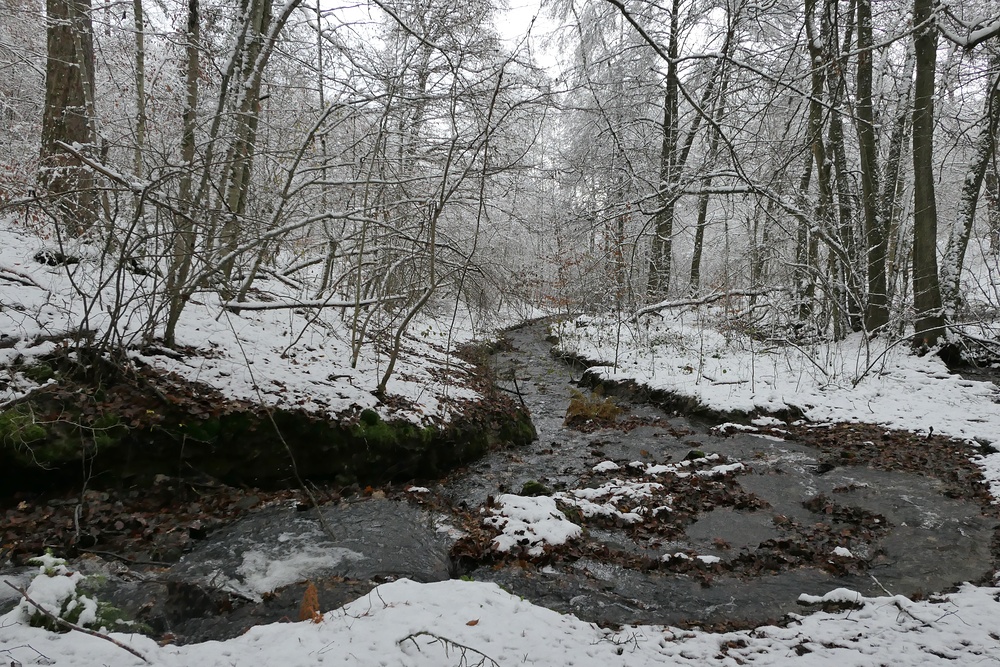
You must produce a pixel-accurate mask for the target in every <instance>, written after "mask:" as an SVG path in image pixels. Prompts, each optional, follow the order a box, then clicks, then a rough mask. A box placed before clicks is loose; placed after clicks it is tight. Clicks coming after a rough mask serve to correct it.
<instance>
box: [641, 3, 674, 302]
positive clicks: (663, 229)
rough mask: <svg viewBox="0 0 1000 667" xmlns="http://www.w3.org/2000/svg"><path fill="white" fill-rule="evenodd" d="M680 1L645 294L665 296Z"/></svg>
mask: <svg viewBox="0 0 1000 667" xmlns="http://www.w3.org/2000/svg"><path fill="white" fill-rule="evenodd" d="M679 28H680V0H673V4H672V6H671V10H670V39H669V42H668V45H667V55H668V56H669V58H670V59H669V60H668V61H667V80H666V90H665V92H664V94H663V141H662V143H661V145H660V182H659V192H658V197H657V201H658V203H659V208H658V209H657V211H656V215H655V216H654V217H653V245H652V249H651V251H652V254H651V256H650V259H649V277H648V286H647V290H646V291H647V293H648V295H649V296H650V297H652V298H654V299H655V298H659V297H663V296H665V295H666V293H667V291H668V290H669V289H670V269H671V266H670V264H671V258H672V254H673V235H674V208H675V201H676V196H675V193H674V192H673V188H672V185H673V183H674V180H675V179H676V177H677V174H676V173H675V172H676V171H677V170H678V169H679V165H678V162H679V161H678V155H677V145H678V142H677V128H678V118H677V113H678V95H679V92H678V88H679V87H680V82H679V80H678V78H677V60H676V59H677V54H678V50H679V46H678V45H679V36H678V34H677V31H678V30H679Z"/></svg>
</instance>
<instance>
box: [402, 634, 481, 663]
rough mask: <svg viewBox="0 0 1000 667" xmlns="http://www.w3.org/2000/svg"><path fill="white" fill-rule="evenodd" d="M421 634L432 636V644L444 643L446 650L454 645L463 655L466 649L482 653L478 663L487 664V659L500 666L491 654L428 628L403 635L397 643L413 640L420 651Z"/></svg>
mask: <svg viewBox="0 0 1000 667" xmlns="http://www.w3.org/2000/svg"><path fill="white" fill-rule="evenodd" d="M420 636H425V637H430V638H431V640H432V641H431V643H432V644H433V643H434V642H440V643H441V644H443V645H444V646H445V650H446V651H447V649H448V647H454V648H457V649H460V650H461V651H462V654H463V656H464V654H465V652H466V651H472V652H473V653H475V654H477V655H481V656H483V659H482V660H480V661H479V663H478V664H480V665H485V664H487V663H486V661H487V660H489V664H490V665H492V666H493V667H500V663H499V662H497V661H496V660H494V659H493V658H491V657H490V656H488V655H486V654H485V653H483V652H482V651H480V650H479V649H475V648H472V647H471V646H466V645H465V644H459V643H458V642H457V641H455V640H453V639H448V638H447V637H442V636H441V635H436V634H434V633H433V632H427V631H426V630H421V631H419V632H413V633H410V634H408V635H406V636H405V637H403V638H402V639H400V640H399V641H397V642H396V644H402V643H403V642H405V641H411V642H413V644H414V646H416V647H417V650H418V651H419V650H420V644H417V637H420Z"/></svg>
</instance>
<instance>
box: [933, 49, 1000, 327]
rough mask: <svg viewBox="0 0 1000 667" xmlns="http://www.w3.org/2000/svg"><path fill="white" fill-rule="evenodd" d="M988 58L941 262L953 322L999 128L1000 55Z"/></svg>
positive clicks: (943, 293)
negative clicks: (975, 129)
mask: <svg viewBox="0 0 1000 667" xmlns="http://www.w3.org/2000/svg"><path fill="white" fill-rule="evenodd" d="M991 60H992V69H993V76H992V77H991V79H990V84H989V88H988V89H987V91H986V98H985V109H984V110H983V111H984V113H983V120H982V124H981V125H980V126H979V136H978V137H977V138H976V141H975V144H974V153H973V156H972V160H971V161H970V162H969V165H968V167H967V168H966V171H965V181H964V182H963V184H962V195H961V197H960V199H959V201H958V211H956V213H955V222H954V224H953V226H952V228H951V233H950V234H949V236H948V246H947V248H946V249H945V252H944V257H943V258H942V261H941V297H942V300H943V301H944V307H945V312H946V313H947V315H948V319H949V320H951V321H954V319H955V317H956V315H957V314H958V311H959V309H960V307H961V299H962V294H961V277H962V266H963V265H964V264H965V251H966V249H967V248H968V246H969V238H970V237H971V236H972V226H973V223H975V221H976V206H977V204H978V203H979V190H980V189H981V188H982V185H983V181H984V180H985V178H986V170H987V168H988V167H989V166H990V164H991V163H992V162H993V158H994V156H995V155H996V137H997V129H998V127H1000V55H994V56H993V58H991Z"/></svg>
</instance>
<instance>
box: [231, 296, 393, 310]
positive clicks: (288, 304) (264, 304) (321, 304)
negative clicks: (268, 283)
mask: <svg viewBox="0 0 1000 667" xmlns="http://www.w3.org/2000/svg"><path fill="white" fill-rule="evenodd" d="M405 298H407V297H406V296H405V295H403V294H395V295H393V296H383V297H375V298H372V299H362V300H361V301H355V300H353V299H352V300H350V301H334V300H332V299H316V300H313V301H227V302H226V303H224V304H222V307H223V308H225V309H226V310H235V311H240V310H282V309H292V308H353V307H355V306H374V305H376V304H380V303H389V302H390V301H399V300H401V299H405Z"/></svg>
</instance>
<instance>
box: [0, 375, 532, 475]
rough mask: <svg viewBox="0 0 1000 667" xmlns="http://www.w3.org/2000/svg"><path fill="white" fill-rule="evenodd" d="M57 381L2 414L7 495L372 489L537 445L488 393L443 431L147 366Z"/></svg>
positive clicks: (522, 421)
mask: <svg viewBox="0 0 1000 667" xmlns="http://www.w3.org/2000/svg"><path fill="white" fill-rule="evenodd" d="M53 377H54V378H55V380H56V382H54V383H52V384H49V385H47V386H45V387H43V388H41V389H39V390H38V391H36V392H35V393H33V394H32V395H31V396H29V397H28V398H26V399H23V400H22V401H20V402H18V403H16V404H14V405H12V406H8V407H7V409H6V410H4V411H3V412H0V485H2V486H0V494H3V495H9V494H12V493H15V492H17V491H38V490H54V489H55V488H67V487H73V486H78V485H80V484H82V483H83V482H84V481H86V483H87V485H88V486H89V487H105V488H109V487H121V486H137V485H140V486H141V485H144V484H148V483H150V482H151V481H152V480H153V479H155V478H156V476H157V475H171V476H181V477H191V476H199V475H201V476H208V477H210V478H213V479H216V480H219V481H222V482H224V483H227V484H232V485H246V486H255V487H261V488H281V487H289V486H296V485H298V483H299V482H298V478H302V479H309V480H314V481H324V482H332V483H334V484H343V485H348V484H353V483H358V484H362V485H367V484H371V485H375V484H381V483H385V482H400V481H406V480H411V479H433V478H436V477H439V476H441V475H442V474H444V473H446V472H447V471H449V470H451V469H452V468H454V467H456V466H459V465H463V464H465V463H468V462H470V461H473V460H475V459H477V458H478V457H480V456H482V455H483V454H484V453H486V452H487V451H489V450H491V449H493V448H499V447H507V446H517V445H524V444H527V443H529V442H531V441H532V440H533V439H534V438H535V429H534V426H533V425H532V423H531V420H530V417H529V415H528V414H527V412H526V411H525V410H523V409H522V408H521V407H519V406H517V405H515V404H514V403H513V402H512V401H510V400H509V399H508V398H507V397H505V396H503V395H498V394H493V393H491V394H489V395H486V396H485V397H484V398H483V399H482V400H479V401H468V402H465V403H462V404H461V405H460V406H458V407H459V408H460V409H459V410H458V416H456V417H455V418H453V419H452V420H450V421H449V422H446V423H441V424H435V425H428V426H420V425H416V424H414V423H411V422H408V421H405V420H394V421H384V420H383V419H382V418H381V417H380V416H379V414H378V413H377V412H375V411H374V410H362V411H356V412H354V413H351V414H346V415H342V416H340V417H339V418H338V419H337V420H330V419H327V418H324V417H321V416H318V415H315V414H310V413H308V412H305V411H301V410H287V409H280V408H272V409H270V410H266V409H264V408H263V407H262V406H259V405H253V404H248V403H245V402H238V401H228V400H226V399H225V398H224V397H222V396H220V395H219V394H218V393H217V392H214V391H212V390H210V389H207V388H205V387H201V386H197V385H191V384H187V383H184V382H182V381H180V380H179V379H178V378H176V377H171V376H164V375H160V374H157V373H155V372H153V371H151V370H149V369H145V370H143V371H141V372H140V373H138V374H131V375H129V376H128V377H126V376H125V375H124V374H119V375H118V376H117V377H115V378H114V379H109V378H108V377H107V374H105V375H104V376H102V377H101V378H99V379H97V378H94V377H87V378H81V377H78V376H75V375H74V374H72V373H60V372H59V371H58V370H55V371H53Z"/></svg>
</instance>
